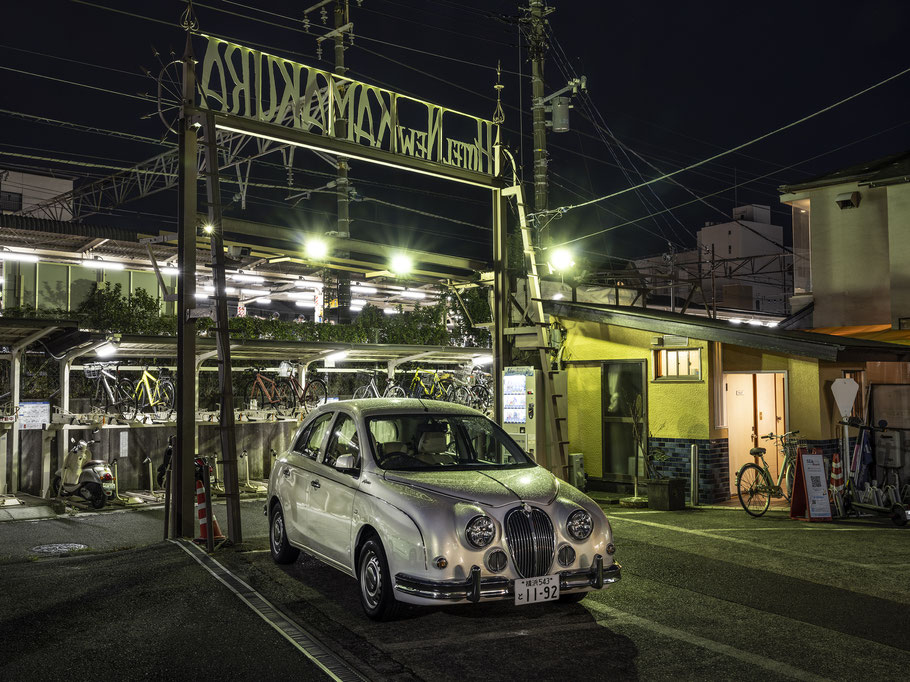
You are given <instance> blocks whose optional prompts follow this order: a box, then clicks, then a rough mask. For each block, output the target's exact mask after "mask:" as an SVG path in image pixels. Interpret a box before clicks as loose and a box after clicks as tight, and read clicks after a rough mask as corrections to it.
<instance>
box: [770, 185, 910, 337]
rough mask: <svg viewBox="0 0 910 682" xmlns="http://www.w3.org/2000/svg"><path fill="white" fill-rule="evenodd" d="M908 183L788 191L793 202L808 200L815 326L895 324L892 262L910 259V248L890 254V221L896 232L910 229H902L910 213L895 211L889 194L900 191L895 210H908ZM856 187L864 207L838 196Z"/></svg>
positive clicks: (788, 200) (790, 200)
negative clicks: (909, 254) (838, 201)
mask: <svg viewBox="0 0 910 682" xmlns="http://www.w3.org/2000/svg"><path fill="white" fill-rule="evenodd" d="M904 187H907V186H906V185H903V186H898V187H891V188H875V189H870V188H868V187H860V186H858V185H857V184H856V183H852V184H851V183H845V184H842V185H836V186H833V187H823V188H820V189H815V190H810V191H807V192H804V193H801V194H798V195H786V197H785V199H786V201H787V202H788V203H792V202H795V201H800V200H803V199H806V198H808V199H809V216H810V218H809V220H810V228H809V229H810V239H811V242H810V243H811V252H812V289H813V291H812V293H813V295H814V301H815V311H814V317H813V325H814V326H816V327H838V326H846V325H860V324H885V323H889V324H890V322H891V318H892V306H891V289H892V286H891V262H892V260H895V259H896V260H903V261H906V258H905V254H906V253H907V250H906V248H905V249H904V250H903V251H902V252H899V253H896V254H895V255H894V256H893V257H892V256H890V254H889V250H890V248H889V220H891V221H892V222H893V223H894V224H893V226H892V227H891V230H892V231H893V230H901V229H903V231H906V227H904V228H901V225H902V221H903V224H904V225H906V218H903V217H899V216H898V215H896V214H894V215H892V214H891V212H890V211H889V199H888V197H889V194H890V193H891V192H892V191H893V192H895V193H896V198H895V200H894V202H895V207H894V208H895V210H898V209H900V210H905V211H906V210H907V208H908V205H907V201H908V200H907V198H906V196H905V194H904V193H905V192H906V191H907V190H905V189H902V188H904ZM854 191H856V192H859V193H860V195H861V200H860V205H859V207H858V208H848V209H841V208H839V207H838V205H837V204H836V203H835V198H836V197H837V195H838V194H843V193H847V192H854ZM898 195H899V196H898ZM905 215H908V216H910V213H907V214H905ZM896 239H897V240H901V241H902V240H906V239H910V237H907V236H906V235H902V236H896ZM902 266H903V269H904V271H905V272H906V271H908V269H910V264H907V263H902ZM908 296H910V294H908ZM907 314H908V316H910V312H908V313H907Z"/></svg>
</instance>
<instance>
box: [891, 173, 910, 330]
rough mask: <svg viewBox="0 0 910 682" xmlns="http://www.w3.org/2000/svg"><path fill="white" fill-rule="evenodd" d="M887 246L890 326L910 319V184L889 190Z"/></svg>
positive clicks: (908, 321) (893, 186) (899, 324)
mask: <svg viewBox="0 0 910 682" xmlns="http://www.w3.org/2000/svg"><path fill="white" fill-rule="evenodd" d="M888 224H889V230H888V245H889V252H890V272H891V326H892V327H894V328H895V329H899V328H901V326H904V327H907V326H908V323H910V319H907V322H905V323H904V324H903V325H901V322H900V320H901V318H910V184H907V183H904V184H901V185H892V186H890V187H888Z"/></svg>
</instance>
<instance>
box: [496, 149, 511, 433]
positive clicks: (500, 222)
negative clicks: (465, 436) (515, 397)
mask: <svg viewBox="0 0 910 682" xmlns="http://www.w3.org/2000/svg"><path fill="white" fill-rule="evenodd" d="M494 154H495V159H496V161H495V164H496V168H495V172H496V177H500V176H501V173H502V147H501V145H500V144H499V140H498V135H497V141H496V145H495V147H494ZM492 196H493V412H494V414H493V419H494V421H495V422H496V423H497V424H500V425H501V424H502V373H503V369H504V368H505V367H508V366H509V365H511V364H512V348H511V344H510V343H509V341H507V339H506V336H505V333H504V332H505V328H506V327H507V326H509V278H508V265H509V263H508V254H509V240H508V226H507V224H506V216H507V215H508V213H507V211H506V205H505V199H504V198H503V196H502V190H500V189H494V190H493V192H492Z"/></svg>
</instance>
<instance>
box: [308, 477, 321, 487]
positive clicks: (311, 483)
mask: <svg viewBox="0 0 910 682" xmlns="http://www.w3.org/2000/svg"><path fill="white" fill-rule="evenodd" d="M310 485H311V486H313V487H314V488H321V487H322V486H321V485H320V484H319V481H318V480H316V479H315V478H314V479H313V480H312V481H310Z"/></svg>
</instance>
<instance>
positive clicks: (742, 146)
mask: <svg viewBox="0 0 910 682" xmlns="http://www.w3.org/2000/svg"><path fill="white" fill-rule="evenodd" d="M907 73H910V68H906V69H903V70H902V71H899V72H897V73H895V74H893V75H891V76H888V77H887V78H885V79H884V80H881V81H879V82H878V83H875V84H874V85H870V86H869V87H867V88H864V89H863V90H860V91H859V92H856V93H854V94H852V95H850V96H849V97H845V98H844V99H841V100H838V101H837V102H835V103H833V104H829V105H828V106H826V107H824V108H823V109H819V110H818V111H815V112H813V113H811V114H808V115H807V116H803V117H802V118H800V119H797V120H795V121H792V122H790V123H788V124H786V125H783V126H781V127H779V128H776V129H774V130H772V131H770V132H768V133H764V134H762V135H759V136H758V137H755V138H753V139H751V140H749V141H748V142H743V143H742V144H739V145H737V146H735V147H733V148H731V149H728V150H726V151H723V152H719V153H718V154H714V155H713V156H710V157H708V158H707V159H704V160H703V161H698V162H696V163H693V164H690V165H688V166H686V167H685V168H680V169H678V170H675V171H672V172H670V173H665V174H663V175H661V176H659V177H656V178H653V179H651V180H648V181H646V182H643V183H641V184H639V185H635V186H634V187H629V188H626V189H623V190H619V191H617V192H613V193H611V194H607V195H605V196H602V197H598V198H597V199H591V200H590V201H586V202H583V203H581V204H574V205H571V206H562V207H560V208H558V209H552V211H557V212H563V213H564V212H566V211H571V210H573V209H576V208H581V207H583V206H588V205H590V204H594V203H597V202H598V201H604V200H606V199H612V198H613V197H617V196H619V195H621V194H625V193H626V192H631V191H632V190H635V189H638V188H639V187H647V186H648V185H653V184H655V183H658V182H663V181H664V180H667V179H669V178H671V177H674V176H676V175H679V174H680V173H685V172H686V171H689V170H692V169H693V168H698V167H699V166H703V165H705V164H706V163H710V162H711V161H714V160H715V159H720V158H723V157H724V156H728V155H730V154H733V153H735V152H737V151H739V150H740V149H745V148H746V147H749V146H751V145H753V144H755V143H757V142H761V141H762V140H765V139H767V138H769V137H771V136H772V135H776V134H777V133H780V132H783V131H785V130H788V129H790V128H793V127H794V126H797V125H799V124H801V123H805V122H806V121H809V120H811V119H813V118H815V117H817V116H820V115H821V114H824V113H826V112H828V111H831V110H832V109H834V108H836V107H838V106H840V105H842V104H846V103H847V102H849V101H851V100H854V99H856V98H857V97H859V96H861V95H864V94H866V93H867V92H869V91H871V90H874V89H875V88H878V87H880V86H882V85H885V84H886V83H889V82H890V81H893V80H894V79H896V78H900V77H901V76H903V75H905V74H907ZM768 175H772V173H766V174H765V175H763V176H760V177H767V176H768ZM737 186H738V185H737ZM710 196H713V195H710Z"/></svg>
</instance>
